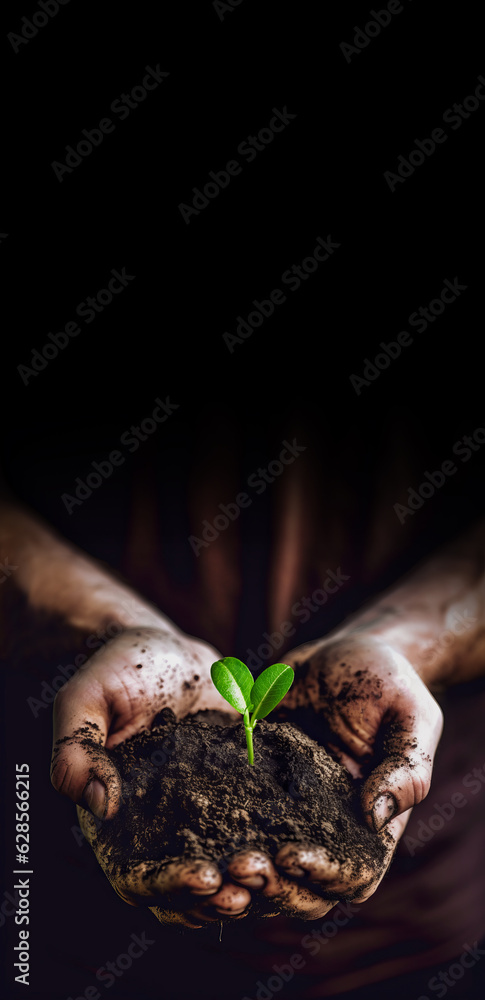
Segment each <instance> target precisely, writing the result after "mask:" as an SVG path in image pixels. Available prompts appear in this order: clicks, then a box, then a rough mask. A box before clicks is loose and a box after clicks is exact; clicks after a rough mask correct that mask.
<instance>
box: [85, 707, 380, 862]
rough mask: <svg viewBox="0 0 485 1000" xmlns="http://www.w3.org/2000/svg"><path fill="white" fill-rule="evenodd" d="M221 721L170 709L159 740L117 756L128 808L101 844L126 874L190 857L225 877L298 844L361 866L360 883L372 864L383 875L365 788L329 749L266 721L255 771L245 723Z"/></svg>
mask: <svg viewBox="0 0 485 1000" xmlns="http://www.w3.org/2000/svg"><path fill="white" fill-rule="evenodd" d="M211 714H212V713H208V712H207V713H199V715H198V716H197V717H189V718H187V719H184V720H182V721H181V722H177V721H176V720H175V716H174V715H173V713H172V712H171V711H170V709H164V710H163V712H162V713H161V714H160V716H159V717H158V719H157V725H156V726H155V727H154V728H153V729H152V730H151V731H150V732H144V733H142V734H140V735H138V736H135V737H132V738H131V739H129V740H127V741H126V742H125V743H123V744H120V746H118V747H116V748H115V749H113V750H111V751H109V755H110V757H111V758H112V760H113V761H114V762H115V764H116V766H117V768H118V770H119V772H120V774H121V778H122V781H123V804H122V806H121V808H120V809H119V811H118V813H117V815H116V816H115V817H114V818H113V819H112V820H109V821H105V822H104V823H102V824H101V825H100V826H99V827H98V833H97V840H98V845H99V846H100V847H101V848H102V849H103V848H104V847H106V848H108V850H109V853H110V856H111V861H112V862H114V864H115V865H116V866H117V867H118V869H119V871H120V873H123V872H124V871H127V870H128V869H129V868H130V867H131V866H133V864H137V863H138V862H142V861H153V859H156V858H158V859H160V861H163V860H164V859H165V858H167V859H171V858H174V857H178V858H180V857H183V856H185V857H188V858H191V859H193V858H201V857H204V858H207V859H209V860H211V861H213V862H215V863H216V864H219V866H220V868H221V870H222V871H223V870H224V868H225V866H226V862H227V859H229V858H230V857H231V855H232V854H234V853H235V852H236V851H237V850H240V849H242V848H244V847H258V848H260V849H261V850H263V851H265V852H266V853H267V854H269V855H270V856H271V857H274V856H275V855H276V853H277V851H278V849H279V848H280V847H281V846H282V845H283V844H286V843H287V842H289V841H292V842H295V841H298V842H299V843H304V844H317V845H323V846H324V847H325V848H326V849H327V851H328V852H329V855H330V857H331V858H332V859H335V860H336V861H337V862H339V863H343V862H348V860H349V858H350V859H354V860H353V865H354V869H355V874H356V875H358V873H359V869H360V867H361V865H362V864H365V865H366V867H367V868H370V870H371V871H375V872H376V873H377V872H378V871H379V869H380V868H381V866H382V861H383V857H384V848H383V845H382V843H381V841H380V840H379V839H378V837H377V836H376V835H375V834H374V833H372V832H371V831H370V830H369V829H367V827H366V826H364V823H363V818H362V816H361V813H360V807H359V800H358V795H357V792H356V788H355V783H353V782H352V780H351V778H350V776H349V775H348V773H347V771H346V770H345V769H344V768H343V767H341V766H340V764H338V763H337V762H336V761H334V760H333V758H332V757H330V756H329V754H328V753H327V752H326V750H325V749H324V748H323V747H322V746H319V745H318V743H316V742H315V741H314V740H313V739H311V738H310V737H309V736H307V735H306V734H305V733H304V732H303V731H301V730H300V729H299V728H296V727H295V726H294V725H292V724H291V723H289V722H283V723H278V724H276V723H270V722H266V721H264V720H263V721H261V722H259V723H258V725H257V727H256V729H255V733H254V751H255V759H254V765H253V766H252V767H251V766H250V765H249V763H248V759H247V751H246V740H245V735H244V728H243V726H242V724H238V723H235V724H231V725H225V726H222V725H215V724H214V723H213V720H212V719H210V716H211ZM204 717H205V718H204ZM202 720H204V721H202Z"/></svg>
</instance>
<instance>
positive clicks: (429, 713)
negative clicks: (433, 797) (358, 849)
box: [362, 695, 443, 832]
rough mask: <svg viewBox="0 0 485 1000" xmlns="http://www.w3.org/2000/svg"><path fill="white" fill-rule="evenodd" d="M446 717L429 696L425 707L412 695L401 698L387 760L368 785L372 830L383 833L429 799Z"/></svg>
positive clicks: (389, 735) (366, 810) (367, 812)
mask: <svg viewBox="0 0 485 1000" xmlns="http://www.w3.org/2000/svg"><path fill="white" fill-rule="evenodd" d="M442 725H443V717H442V713H441V710H440V708H439V706H438V705H437V703H436V702H435V701H434V698H432V697H431V695H429V697H427V698H426V703H425V705H424V706H421V705H420V704H419V703H418V701H417V699H415V698H413V697H412V696H411V695H408V696H407V697H406V695H403V696H402V697H401V699H400V707H399V712H398V714H396V715H395V717H394V720H393V721H392V723H391V724H390V725H389V728H388V731H387V734H386V738H385V740H384V754H385V756H384V759H383V760H382V761H381V763H380V764H379V765H378V766H377V767H376V768H375V770H374V771H373V772H372V774H371V775H370V777H369V778H368V779H367V781H366V782H365V784H364V787H363V790H362V806H363V810H364V814H365V816H366V820H367V823H368V825H369V826H370V827H371V829H373V830H375V831H377V832H380V831H381V830H383V829H384V827H385V826H386V825H387V824H388V823H389V822H390V820H392V819H394V818H395V817H397V816H400V815H401V814H402V813H404V812H406V810H408V809H410V808H411V807H412V806H414V805H417V804H418V803H419V802H422V800H423V799H424V798H425V797H426V795H427V794H428V791H429V787H430V784H431V775H432V770H433V761H434V756H435V753H436V747H437V746H438V742H439V739H440V736H441V731H442Z"/></svg>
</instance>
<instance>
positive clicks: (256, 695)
mask: <svg viewBox="0 0 485 1000" xmlns="http://www.w3.org/2000/svg"><path fill="white" fill-rule="evenodd" d="M211 677H212V682H213V684H214V685H215V687H216V688H217V690H218V691H219V694H221V695H222V697H223V698H225V700H226V701H228V702H229V704H230V705H232V707H233V708H235V709H236V711H237V712H240V713H241V715H242V716H243V717H244V729H245V732H246V743H247V747H248V760H249V763H250V764H254V749H253V731H254V727H255V725H256V723H257V721H258V719H264V717H265V715H269V713H270V712H272V711H273V709H274V708H276V706H277V705H278V704H279V702H280V701H281V699H282V698H284V696H285V694H286V692H287V691H289V690H290V687H291V685H292V684H293V680H294V677H295V674H294V672H293V670H292V669H291V667H289V666H288V665H287V664H286V663H273V666H272V667H268V668H267V669H266V670H263V673H262V674H260V675H259V677H258V678H257V680H254V677H253V675H252V673H251V671H250V670H249V668H248V667H247V666H246V664H245V663H242V662H241V660H237V659H236V657H235V656H225V657H224V659H223V660H216V662H215V663H213V664H212V667H211ZM250 712H252V715H251V716H250V715H249V713H250Z"/></svg>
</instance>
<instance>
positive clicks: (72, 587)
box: [0, 499, 178, 632]
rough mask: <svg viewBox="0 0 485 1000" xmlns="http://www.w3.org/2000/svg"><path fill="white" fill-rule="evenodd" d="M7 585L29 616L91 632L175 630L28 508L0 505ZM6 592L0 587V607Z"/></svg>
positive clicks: (0, 557) (0, 548) (7, 503)
mask: <svg viewBox="0 0 485 1000" xmlns="http://www.w3.org/2000/svg"><path fill="white" fill-rule="evenodd" d="M5 562H6V564H7V565H8V567H9V571H10V577H11V580H10V583H11V585H12V586H14V587H15V588H17V590H18V591H19V592H20V593H21V594H22V595H23V596H24V598H25V599H26V601H27V604H28V607H29V610H31V611H32V612H33V613H34V614H35V613H37V614H42V615H43V616H51V615H52V616H54V617H55V618H56V619H57V620H58V621H61V622H62V623H64V624H66V625H67V626H70V627H72V628H77V629H81V630H83V631H84V630H86V631H88V632H93V631H96V630H98V629H101V628H103V626H104V627H106V625H107V624H108V623H114V622H116V623H118V624H119V625H121V627H122V628H130V627H134V626H141V625H148V626H156V627H161V626H164V627H166V628H167V629H169V630H173V631H174V632H178V629H176V627H175V625H174V624H173V623H172V622H170V621H169V620H168V619H164V617H163V616H162V615H161V613H159V612H158V611H157V610H156V609H155V608H153V609H152V608H151V607H150V605H149V604H148V603H147V602H145V601H144V600H142V599H141V598H140V597H138V596H137V595H136V594H134V593H133V592H132V591H131V590H130V589H129V587H127V586H125V585H123V584H122V583H120V582H118V581H117V580H116V579H113V577H112V576H111V575H110V574H109V573H108V572H106V571H105V570H104V569H103V568H102V567H101V566H99V565H97V564H96V562H95V561H94V560H91V559H90V558H88V557H87V556H85V555H83V553H82V552H80V551H79V550H77V549H75V548H74V547H73V546H71V545H69V544H68V543H66V542H65V541H63V540H62V539H61V538H59V537H58V536H57V535H55V533H54V532H53V531H52V530H51V529H50V528H49V527H48V526H47V525H46V524H44V523H43V522H42V520H41V519H40V518H37V517H36V516H34V515H32V514H31V513H30V512H29V511H28V510H26V509H24V508H22V507H21V506H18V505H16V504H15V503H13V502H11V501H10V500H4V499H2V500H1V501H0V563H5ZM6 597H7V589H6V588H5V587H3V588H2V587H0V604H1V602H2V600H5V598H6Z"/></svg>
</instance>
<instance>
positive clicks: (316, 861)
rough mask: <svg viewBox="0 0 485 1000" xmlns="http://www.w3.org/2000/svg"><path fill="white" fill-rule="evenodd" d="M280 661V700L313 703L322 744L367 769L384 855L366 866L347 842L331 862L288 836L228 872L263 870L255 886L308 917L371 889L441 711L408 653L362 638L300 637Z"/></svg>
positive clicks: (401, 825) (425, 781) (405, 814)
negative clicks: (340, 857)
mask: <svg viewBox="0 0 485 1000" xmlns="http://www.w3.org/2000/svg"><path fill="white" fill-rule="evenodd" d="M284 661H285V663H288V664H290V665H291V666H293V667H294V669H295V672H296V679H295V683H294V685H293V687H292V688H291V689H290V691H289V693H288V694H287V695H286V697H285V699H284V701H283V705H286V706H287V707H289V708H296V707H298V706H304V707H312V708H313V709H314V710H315V712H316V713H317V714H318V715H319V716H320V718H321V719H322V722H324V723H325V727H326V730H327V735H328V747H329V749H331V750H333V751H334V752H335V754H336V756H338V757H339V759H340V761H341V763H343V764H345V766H346V767H347V768H348V770H349V771H350V773H351V774H352V775H353V777H355V778H357V777H362V769H363V768H366V770H367V772H368V771H369V767H371V768H372V770H371V773H370V774H369V776H368V777H367V780H366V781H365V782H364V784H363V787H362V795H361V801H362V810H363V821H364V822H366V823H367V824H368V825H369V827H370V828H371V829H372V830H373V831H374V832H375V833H376V835H377V836H378V837H379V838H380V840H381V841H382V843H383V844H384V847H385V857H384V861H383V864H382V868H381V870H380V871H379V872H377V873H376V872H370V871H365V870H362V867H361V866H359V865H358V864H356V862H357V861H358V858H356V857H353V856H352V852H351V851H350V850H349V857H348V859H347V860H346V862H345V863H343V864H341V865H338V864H337V863H336V862H335V861H332V860H331V859H330V858H329V856H328V855H327V852H326V851H325V849H324V848H323V847H322V848H319V847H306V846H304V845H301V846H298V845H296V844H288V845H286V846H285V847H283V848H282V849H281V850H280V851H279V853H278V855H277V856H276V858H275V859H274V863H273V862H272V861H269V859H267V858H263V857H262V856H259V857H258V856H257V855H256V853H255V852H250V853H248V854H246V855H245V856H244V857H242V858H241V860H240V861H239V862H235V863H234V864H233V866H232V868H231V869H230V871H231V872H232V875H233V877H234V878H235V879H236V878H237V879H238V880H239V881H240V882H242V884H244V885H248V886H250V885H253V886H256V882H255V881H254V879H255V878H257V875H258V874H260V875H261V876H264V886H263V885H262V882H261V883H260V891H261V892H263V893H264V894H265V895H267V896H270V897H272V898H273V899H274V901H275V902H276V903H278V905H279V908H280V910H286V911H287V912H291V913H293V915H298V916H300V917H302V918H303V919H317V918H320V917H321V916H323V915H324V914H325V913H326V912H327V911H328V910H329V909H330V908H331V907H332V906H334V904H335V902H337V901H338V900H339V899H347V900H353V901H355V902H358V903H361V902H364V901H365V900H366V899H368V898H369V896H371V895H372V893H373V892H375V890H376V888H377V886H378V885H379V882H380V881H381V880H382V878H383V876H384V874H385V872H386V870H387V868H388V866H389V864H390V862H391V860H392V857H393V854H394V851H395V848H396V845H397V843H398V840H399V838H400V837H401V836H402V833H403V831H404V829H405V827H406V823H407V821H408V819H409V816H410V812H411V808H412V806H414V805H416V804H418V803H419V802H421V801H422V799H424V797H425V796H426V795H427V793H428V790H429V786H430V782H431V772H432V766H433V758H434V754H435V751H436V747H437V744H438V741H439V738H440V735H441V730H442V712H441V709H440V708H439V706H438V704H437V702H436V701H435V700H434V698H433V697H432V695H431V694H430V692H429V691H428V689H427V688H426V686H425V685H424V684H423V682H422V681H421V680H420V678H419V677H418V675H417V674H416V673H415V671H414V669H413V667H412V666H411V664H410V663H409V661H408V660H406V658H405V657H404V656H402V655H401V654H400V653H398V652H397V651H396V650H394V649H393V648H391V647H390V646H389V645H387V644H385V643H383V642H382V641H380V640H377V639H375V638H372V637H367V638H365V639H363V638H361V637H355V636H348V637H347V638H344V639H339V640H338V641H335V640H333V641H332V640H323V641H320V642H318V643H314V644H308V645H305V646H302V647H300V648H299V649H296V650H293V651H292V652H291V653H289V654H286V655H285V657H284ZM356 871H358V875H356ZM241 876H242V877H241ZM244 876H245V877H244Z"/></svg>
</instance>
